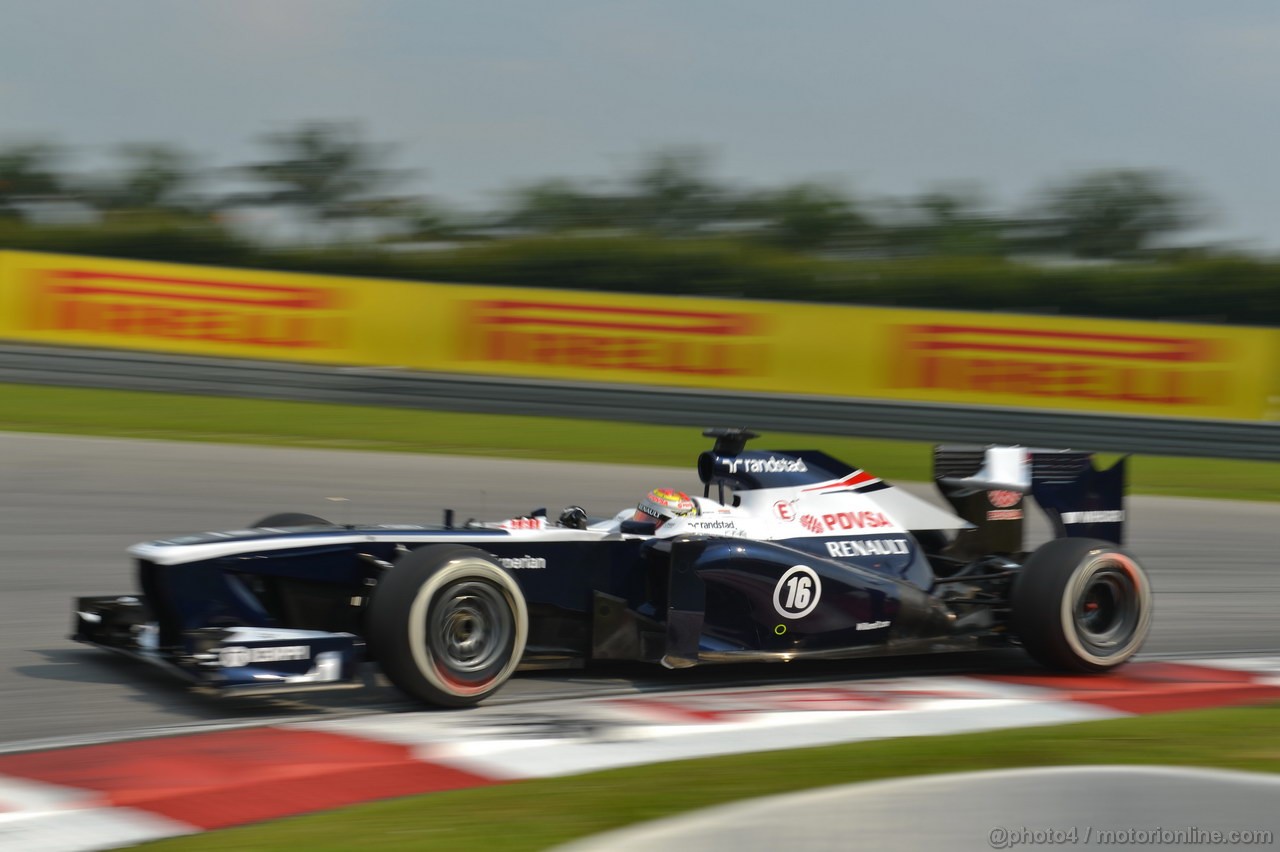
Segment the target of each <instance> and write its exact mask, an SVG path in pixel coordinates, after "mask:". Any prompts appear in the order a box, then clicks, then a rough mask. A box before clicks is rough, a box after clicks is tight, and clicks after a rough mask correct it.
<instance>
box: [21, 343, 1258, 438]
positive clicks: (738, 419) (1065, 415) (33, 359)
mask: <svg viewBox="0 0 1280 852" xmlns="http://www.w3.org/2000/svg"><path fill="white" fill-rule="evenodd" d="M0 382H11V383H20V384H38V385H64V386H73V387H90V388H114V389H121V390H142V391H159V392H166V393H189V394H202V395H210V396H236V397H254V398H261V399H282V400H305V401H309V402H333V403H346V404H354V405H379V406H394V407H401V408H426V409H436V410H444V411H467V412H480V413H488V414H525V415H542V416H550V417H576V418H590V419H594V420H622V421H629V422H639V423H663V424H668V425H670V424H676V425H686V426H709V425H744V426H751V427H753V428H756V429H772V430H778V431H787V432H807V433H816V434H828V435H854V436H865V437H873V438H897V439H901V440H917V441H934V442H957V441H961V442H974V443H1021V444H1026V445H1041V446H1053V447H1080V448H1087V449H1094V450H1105V451H1112V452H1135V453H1144V454H1149V455H1174V456H1210V457H1216V458H1240V459H1260V460H1270V461H1276V460H1280V423H1262V422H1258V423H1251V422H1237V421H1229V420H1192V419H1162V418H1154V417H1133V416H1124V415H1107V414H1081V413H1076V412H1062V411H1046V410H1027V409H1011V408H995V407H991V408H980V407H969V406H958V405H933V404H925V403H909V402H886V401H883V400H869V399H847V398H840V397H819V396H798V395H783V394H748V393H741V392H731V391H708V390H702V389H698V390H688V389H682V388H656V387H641V386H635V385H607V384H589V383H579V382H574V383H570V382H549V381H539V380H531V379H512V378H490V377H477V376H459V375H445V374H439V373H422V372H414V371H407V370H394V369H386V368H357V367H330V366H315V365H307V364H291V363H282V362H275V361H247V360H230V359H215V358H198V357H191V356H180V355H168V354H164V355H157V354H149V353H142V352H121V351H114V350H97V349H70V348H58V347H39V346H18V345H7V346H0ZM2 406H3V397H2V396H0V407H2Z"/></svg>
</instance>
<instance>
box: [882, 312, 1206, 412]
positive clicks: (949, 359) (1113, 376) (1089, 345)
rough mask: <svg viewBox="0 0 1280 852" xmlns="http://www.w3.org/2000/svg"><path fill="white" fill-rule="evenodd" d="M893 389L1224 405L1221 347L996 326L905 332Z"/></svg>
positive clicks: (1153, 338)
mask: <svg viewBox="0 0 1280 852" xmlns="http://www.w3.org/2000/svg"><path fill="white" fill-rule="evenodd" d="M901 330H902V335H901V340H902V352H901V354H900V361H899V364H898V365H897V368H896V371H895V377H894V378H893V380H892V381H891V384H892V385H893V386H895V387H902V388H921V389H928V390H950V391H962V392H968V393H976V394H983V395H987V396H990V395H1000V394H1005V395H1012V396H1026V397H1057V398H1070V399H1082V400H1096V401H1099V402H1126V403H1140V404H1148V405H1160V406H1189V405H1196V406H1205V405H1223V404H1227V403H1228V402H1229V392H1228V389H1229V388H1230V381H1231V377H1230V373H1229V372H1228V371H1227V370H1226V369H1224V368H1225V367H1226V364H1225V363H1224V355H1223V352H1222V350H1223V347H1224V346H1225V344H1224V343H1223V342H1221V341H1217V340H1212V339H1208V338H1196V337H1157V336H1145V335H1122V334H1092V333H1085V332H1068V331H1051V330H1038V329H1017V328H997V327H990V326H945V325H908V326H902V327H901Z"/></svg>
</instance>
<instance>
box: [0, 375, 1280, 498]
mask: <svg viewBox="0 0 1280 852" xmlns="http://www.w3.org/2000/svg"><path fill="white" fill-rule="evenodd" d="M707 419H708V424H707V425H723V424H717V423H714V422H712V421H715V419H716V418H715V415H714V414H711V413H709V414H708V415H707ZM0 430H6V431H14V432H52V433H59V434H65V435H101V436H112V437H122V438H153V439H164V440H178V441H213V442H221V443H242V444H264V445H269V446H282V447H326V448H335V449H355V450H381V451H388V452H408V453H447V454H455V455H477V456H503V457H514V458H533V459H560V460H574V461H591V462H613V463H618V464H652V465H664V466H677V467H683V466H691V465H692V464H693V460H694V459H695V458H696V457H697V454H698V453H699V452H701V451H702V450H704V449H706V447H707V440H706V439H705V438H703V437H701V435H700V434H699V431H700V430H698V429H694V428H689V427H684V426H679V427H674V426H646V425H641V424H633V423H614V422H607V421H587V420H564V419H558V418H553V417H517V416H511V415H484V414H457V413H453V412H440V411H418V410H411V409H400V408H371V407H362V406H352V405H327V404H321V403H310V402H278V401H272V400H257V399H229V398H222V397H209V396H183V395H178V394H160V393H140V392H131V391H113V390H87V389H80V388H56V387H44V386H34V385H12V384H0ZM764 440H765V445H766V446H770V447H776V448H779V449H786V448H804V447H817V448H820V449H822V450H824V451H826V452H828V453H830V454H831V455H833V456H836V457H837V458H842V459H845V460H847V461H850V462H852V463H855V464H859V465H862V466H865V467H867V468H869V469H870V470H872V471H873V472H874V473H876V474H877V475H879V476H883V477H885V478H886V479H891V480H892V479H898V480H928V479H929V476H930V448H929V445H928V444H924V443H920V442H912V441H890V440H881V439H872V438H851V437H847V436H840V435H800V434H789V433H779V432H769V433H768V434H767V435H766V436H765V439H764ZM1130 488H1131V490H1132V491H1134V492H1137V493H1146V494H1169V495H1176V496H1188V497H1191V496H1194V497H1211V498H1227V499H1244V500H1280V463H1276V462H1250V461H1235V460H1225V459H1186V458H1165V457H1159V456H1139V457H1136V458H1134V459H1133V462H1132V468H1131V470H1130Z"/></svg>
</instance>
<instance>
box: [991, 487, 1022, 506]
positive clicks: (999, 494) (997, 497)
mask: <svg viewBox="0 0 1280 852" xmlns="http://www.w3.org/2000/svg"><path fill="white" fill-rule="evenodd" d="M987 499H988V500H989V501H991V505H992V506H995V507H996V508H997V509H1012V508H1013V507H1014V506H1016V505H1018V501H1019V500H1021V499H1022V494H1021V493H1020V492H1018V491H988V492H987Z"/></svg>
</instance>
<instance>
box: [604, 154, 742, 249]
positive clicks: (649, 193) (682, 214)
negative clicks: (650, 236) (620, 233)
mask: <svg viewBox="0 0 1280 852" xmlns="http://www.w3.org/2000/svg"><path fill="white" fill-rule="evenodd" d="M709 167H710V156H709V155H708V154H707V153H706V152H705V151H703V150H701V149H698V148H670V149H667V150H664V151H659V152H657V153H655V154H651V155H649V156H648V157H646V158H645V160H644V161H643V162H642V163H641V165H640V168H639V170H638V171H636V173H635V174H633V175H631V177H630V178H629V179H627V180H626V181H625V190H624V194H623V201H624V204H623V207H624V212H623V215H624V218H625V219H626V220H627V222H628V223H629V224H631V225H632V226H633V227H637V228H641V229H643V230H649V231H653V232H655V233H658V234H663V235H666V236H690V235H692V234H694V233H696V232H697V231H699V230H702V229H705V228H706V227H708V226H711V225H716V224H720V223H722V222H723V220H724V219H725V214H726V200H727V197H726V196H727V193H726V192H725V190H724V189H722V188H721V187H720V186H718V185H717V184H716V183H714V182H713V181H712V180H711V179H710V178H709V177H708V176H707V172H708V170H709Z"/></svg>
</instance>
